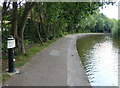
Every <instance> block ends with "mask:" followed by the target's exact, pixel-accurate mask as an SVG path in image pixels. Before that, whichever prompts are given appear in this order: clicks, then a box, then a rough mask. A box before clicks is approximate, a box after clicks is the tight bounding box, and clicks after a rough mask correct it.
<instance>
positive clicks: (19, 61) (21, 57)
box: [2, 38, 60, 83]
mask: <svg viewBox="0 0 120 88" xmlns="http://www.w3.org/2000/svg"><path fill="white" fill-rule="evenodd" d="M58 39H60V38H57V39H54V40H50V41H48V42H45V43H44V44H43V45H41V44H33V45H31V46H30V48H27V49H26V53H25V54H17V55H16V56H15V59H16V61H15V68H18V67H21V66H23V65H24V64H26V63H27V62H28V61H29V60H30V59H31V58H32V57H33V56H35V55H36V54H37V53H38V52H40V51H42V50H43V49H45V48H46V47H48V46H49V45H51V44H52V43H53V42H55V41H56V40H58ZM7 68H8V60H7V59H3V68H2V69H3V74H2V82H3V83H4V82H5V81H7V80H8V79H9V78H10V77H11V76H10V75H8V74H7V73H6V72H7V71H6V69H7Z"/></svg>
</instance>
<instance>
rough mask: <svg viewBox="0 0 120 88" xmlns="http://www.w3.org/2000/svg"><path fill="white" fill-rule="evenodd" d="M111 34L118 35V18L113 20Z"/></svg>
mask: <svg viewBox="0 0 120 88" xmlns="http://www.w3.org/2000/svg"><path fill="white" fill-rule="evenodd" d="M112 34H113V36H115V37H120V20H118V21H117V20H115V19H114V20H113V27H112Z"/></svg>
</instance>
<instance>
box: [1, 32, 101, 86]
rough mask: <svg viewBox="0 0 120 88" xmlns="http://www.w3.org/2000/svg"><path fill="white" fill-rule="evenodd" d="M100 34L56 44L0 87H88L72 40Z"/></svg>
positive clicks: (65, 39) (71, 36) (69, 37)
mask: <svg viewBox="0 0 120 88" xmlns="http://www.w3.org/2000/svg"><path fill="white" fill-rule="evenodd" d="M101 34H102V33H82V34H73V35H67V36H66V37H64V38H61V39H59V40H57V41H56V42H54V43H53V44H51V45H50V46H49V47H47V48H45V49H44V50H42V51H41V52H39V53H37V55H36V56H35V57H33V58H32V59H31V60H30V61H29V62H28V63H27V64H25V65H24V66H23V67H21V68H19V69H20V71H21V73H20V74H15V75H13V76H12V77H11V78H10V79H9V80H8V81H7V82H5V83H4V84H3V86H6V85H7V86H90V83H89V81H88V78H87V76H86V75H85V70H84V68H83V66H82V63H81V61H80V58H79V56H78V53H77V50H76V40H77V39H78V38H80V37H83V36H87V35H101ZM85 88H87V87H85ZM89 88H90V87H89Z"/></svg>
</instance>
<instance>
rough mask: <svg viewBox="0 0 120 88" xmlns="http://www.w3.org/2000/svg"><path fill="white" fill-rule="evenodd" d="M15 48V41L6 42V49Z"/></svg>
mask: <svg viewBox="0 0 120 88" xmlns="http://www.w3.org/2000/svg"><path fill="white" fill-rule="evenodd" d="M14 47H15V39H13V40H8V41H7V48H8V49H9V48H14Z"/></svg>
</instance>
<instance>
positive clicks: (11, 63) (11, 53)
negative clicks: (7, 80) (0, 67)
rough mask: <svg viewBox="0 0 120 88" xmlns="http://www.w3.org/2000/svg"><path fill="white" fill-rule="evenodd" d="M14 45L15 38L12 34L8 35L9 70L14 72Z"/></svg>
mask: <svg viewBox="0 0 120 88" xmlns="http://www.w3.org/2000/svg"><path fill="white" fill-rule="evenodd" d="M14 47H15V39H14V38H13V37H12V36H9V37H8V41H7V48H8V68H9V70H8V72H14V71H15V70H14Z"/></svg>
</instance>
